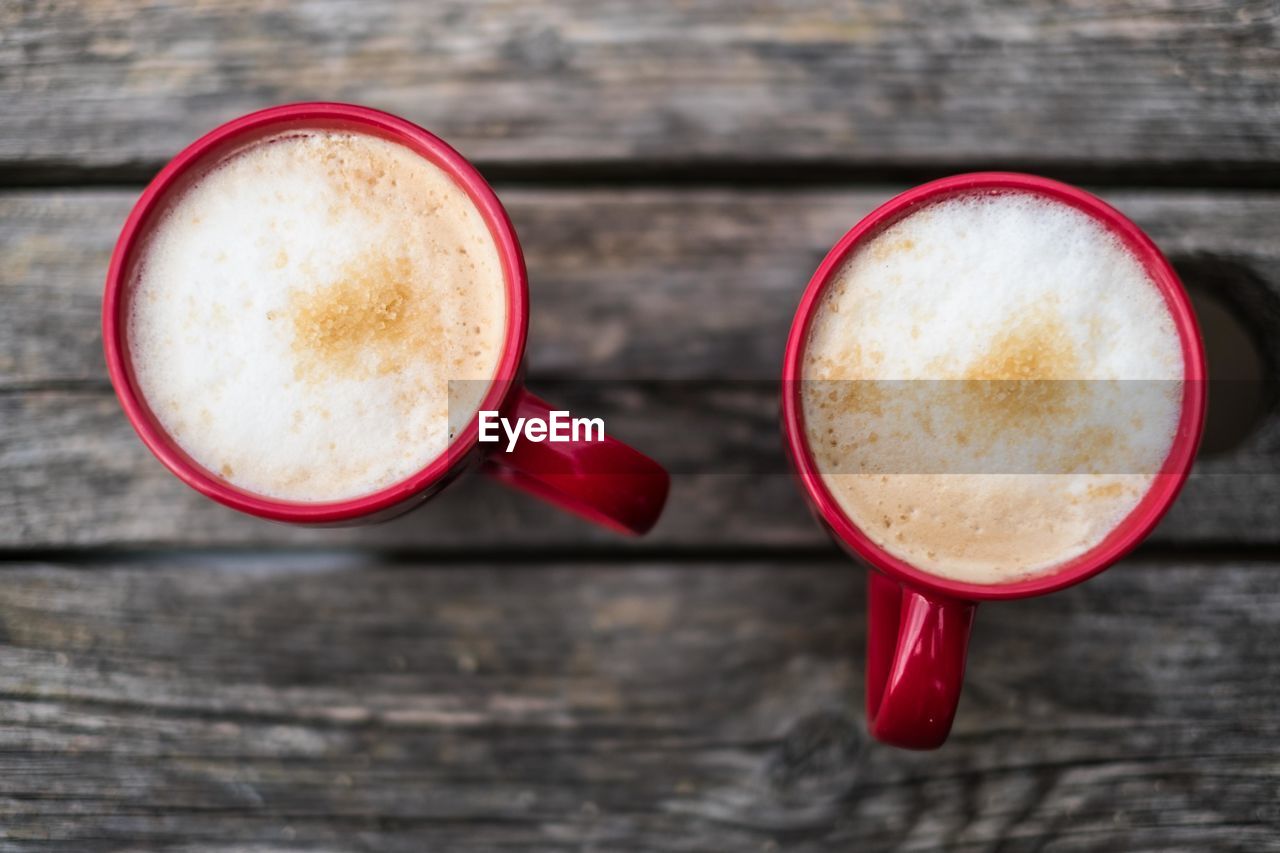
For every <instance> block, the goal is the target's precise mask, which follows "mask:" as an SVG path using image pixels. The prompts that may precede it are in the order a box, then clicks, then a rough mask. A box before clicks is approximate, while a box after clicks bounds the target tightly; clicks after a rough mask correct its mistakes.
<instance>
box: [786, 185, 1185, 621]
mask: <svg viewBox="0 0 1280 853" xmlns="http://www.w3.org/2000/svg"><path fill="white" fill-rule="evenodd" d="M1002 191H1003V192H1027V193H1033V194H1037V195H1041V196H1045V197H1048V198H1050V199H1052V200H1054V201H1058V202H1062V203H1065V204H1069V205H1070V206H1072V207H1074V208H1075V209H1077V210H1079V211H1081V212H1083V213H1085V214H1087V215H1089V216H1091V217H1092V218H1093V219H1094V220H1095V221H1098V222H1099V223H1101V224H1102V225H1103V226H1104V227H1105V228H1106V229H1107V231H1108V232H1109V233H1111V234H1114V235H1116V236H1117V237H1118V238H1119V239H1120V240H1121V241H1122V242H1123V243H1124V244H1125V246H1126V248H1128V249H1129V251H1130V252H1132V253H1133V254H1134V256H1135V257H1136V258H1137V259H1138V260H1139V261H1140V262H1141V263H1142V265H1143V268H1144V269H1145V270H1146V272H1147V275H1148V276H1149V277H1150V278H1151V279H1152V281H1153V282H1155V284H1156V287H1157V289H1158V290H1159V291H1160V293H1161V295H1162V296H1163V297H1164V301H1165V305H1166V307H1167V308H1168V310H1169V314H1170V317H1171V319H1172V320H1173V324H1174V327H1175V329H1176V330H1177V333H1178V338H1179V342H1180V345H1181V349H1182V361H1183V394H1182V408H1181V413H1180V415H1179V419H1178V428H1177V431H1176V432H1175V434H1174V438H1173V442H1172V444H1171V445H1170V448H1169V453H1168V454H1167V456H1166V458H1165V460H1164V464H1163V465H1162V466H1161V468H1160V473H1157V474H1156V475H1155V480H1154V481H1153V482H1152V484H1151V486H1150V487H1149V488H1148V489H1147V491H1146V493H1145V494H1144V495H1143V497H1142V499H1141V500H1140V501H1139V502H1138V505H1137V506H1135V507H1134V508H1133V510H1131V511H1130V513H1129V514H1128V515H1126V516H1125V518H1124V519H1122V520H1121V521H1120V522H1119V523H1118V524H1117V525H1116V526H1115V527H1113V528H1112V529H1111V531H1110V532H1109V533H1108V534H1107V536H1106V537H1104V538H1103V540H1102V541H1101V542H1099V543H1098V544H1096V545H1094V546H1093V547H1092V548H1090V549H1089V550H1088V551H1086V552H1085V553H1083V554H1081V555H1079V556H1077V557H1074V558H1072V559H1070V560H1067V561H1065V562H1064V563H1062V564H1061V565H1060V566H1059V567H1058V568H1056V569H1052V570H1050V571H1048V572H1046V573H1044V574H1041V575H1036V576H1033V577H1031V578H1024V579H1022V580H1017V581H1013V582H1010V583H1003V584H977V583H972V582H967V581H958V580H952V579H949V578H944V577H940V576H938V575H934V574H930V573H928V572H926V571H924V570H923V569H919V568H917V567H915V566H913V565H911V564H910V563H908V562H907V561H905V560H902V559H900V558H898V557H895V556H893V555H892V554H890V553H889V552H888V551H887V550H885V549H883V548H881V547H880V546H879V545H876V544H875V543H874V542H873V541H872V540H871V539H870V537H868V536H867V535H866V534H865V533H863V532H862V530H861V529H860V528H859V527H858V526H857V525H856V524H854V523H853V522H852V520H850V519H849V517H848V515H847V514H846V513H845V512H844V509H843V508H842V507H841V506H840V505H839V503H838V502H837V501H836V499H835V497H834V496H833V495H832V493H831V491H830V490H829V489H828V488H827V486H826V483H825V482H824V481H823V479H822V477H821V474H820V473H819V471H818V467H817V463H816V461H815V460H814V457H813V453H812V450H811V449H810V448H809V443H808V441H807V440H806V437H805V428H804V414H803V405H802V401H801V399H800V390H801V384H802V378H803V376H802V368H803V356H804V350H805V346H806V344H807V342H808V338H809V329H810V326H811V324H812V321H813V318H814V316H815V314H816V313H817V306H818V300H819V298H820V297H821V295H822V293H823V292H824V291H825V289H826V287H827V285H828V284H829V283H830V281H831V279H832V277H833V276H834V274H835V273H836V272H837V271H838V270H839V269H841V268H842V267H843V265H844V263H845V261H846V260H847V259H848V258H849V257H850V255H851V254H852V253H853V252H854V251H855V250H856V249H857V248H859V247H860V246H861V245H862V244H863V243H864V242H866V241H867V240H869V239H871V238H872V237H874V236H876V235H877V234H878V233H879V232H880V231H882V230H883V229H884V228H886V227H888V226H890V225H892V224H893V223H895V222H897V221H899V220H901V219H902V218H904V217H905V216H907V215H909V214H911V213H913V212H914V211H915V210H917V209H918V208H920V207H921V206H923V205H926V204H931V203H935V202H938V201H940V200H942V199H943V198H946V197H949V196H956V195H964V194H967V193H975V192H1002ZM1204 379H1205V360H1204V342H1203V339H1202V337H1201V335H1200V329H1199V324H1198V323H1197V321H1196V317H1195V313H1194V311H1193V310H1192V308H1191V301H1190V299H1189V297H1188V296H1187V293H1186V290H1185V289H1184V287H1183V285H1182V282H1181V280H1180V279H1179V278H1178V275H1177V273H1176V272H1175V271H1174V269H1173V267H1172V265H1171V264H1170V263H1169V261H1168V259H1167V258H1165V256H1164V254H1163V253H1162V252H1161V251H1160V249H1159V248H1158V247H1157V246H1156V244H1155V243H1154V242H1153V241H1152V240H1151V238H1150V237H1148V236H1147V235H1146V234H1145V233H1144V232H1143V231H1142V230H1141V229H1140V228H1139V227H1138V226H1137V225H1136V224H1134V223H1133V222H1132V221H1131V220H1130V219H1129V218H1128V217H1126V216H1125V215H1124V214H1122V213H1121V212H1120V211H1118V210H1116V209H1115V208H1114V207H1112V206H1111V205H1109V204H1107V203H1106V202H1104V201H1103V200H1102V199H1100V198H1098V197H1097V196H1094V195H1093V194H1092V193H1088V192H1085V191H1084V190H1081V189H1079V188H1077V187H1073V186H1071V185H1069V184H1064V183H1061V182H1059V181H1055V180H1052V179H1049V178H1042V177H1040V176H1038V175H1028V174H1022V173H1018V172H971V173H966V174H961V175H953V176H950V177H946V178H940V179H938V180H934V181H929V182H928V183H925V184H921V185H919V186H917V187H913V188H912V189H909V190H907V191H905V192H903V193H900V194H898V195H896V196H894V197H893V198H891V199H890V200H889V201H887V202H885V203H883V204H881V205H880V206H879V207H877V208H876V209H875V210H873V211H872V212H871V213H869V214H867V215H866V216H865V217H863V218H862V219H861V220H860V221H859V222H858V223H857V224H856V225H854V226H853V228H851V229H849V231H848V232H846V233H845V235H844V236H843V237H842V238H841V239H840V240H839V241H838V242H837V243H836V244H835V245H834V246H833V247H832V248H831V250H830V251H828V252H827V255H826V257H824V258H823V260H822V263H821V264H819V266H818V268H817V270H816V271H815V272H814V274H813V276H812V277H811V278H810V280H809V284H808V285H807V287H806V288H805V292H804V295H803V296H802V297H801V300H800V304H799V307H798V308H797V309H796V314H795V317H794V319H793V320H792V325H791V331H790V334H789V336H788V338H787V348H786V354H785V358H784V362H783V371H782V384H783V389H782V414H783V429H784V432H785V438H786V446H787V452H788V456H789V457H790V459H791V462H792V465H793V467H794V469H795V471H796V473H797V475H798V476H799V478H800V480H801V484H802V485H803V487H804V492H805V496H806V497H807V498H808V500H809V503H810V505H811V506H812V508H813V509H814V511H815V512H816V513H817V515H818V516H819V518H820V519H821V521H822V522H823V523H824V524H825V525H826V526H827V528H828V529H829V530H830V531H831V532H832V534H833V535H834V536H835V537H836V539H837V540H838V541H839V542H840V543H841V545H843V546H844V547H845V548H846V549H848V550H851V551H852V552H853V554H854V555H855V556H856V557H859V558H861V559H862V560H863V561H865V562H866V563H868V564H869V565H870V566H871V567H872V568H873V569H876V570H879V571H881V572H883V573H884V574H886V575H888V576H890V577H892V578H894V579H896V580H898V581H899V582H902V583H907V584H910V585H912V586H914V587H916V588H919V589H923V590H926V591H929V592H931V593H932V594H934V595H935V596H938V597H941V598H954V599H962V600H968V601H984V600H990V601H998V600H1007V599H1016V598H1028V597H1031V596H1036V595H1044V594H1047V593H1050V592H1056V591H1057V590H1060V589H1064V588H1066V587H1069V586H1072V585H1074V584H1077V583H1080V582H1081V581H1083V580H1086V579H1088V578H1090V577H1093V576H1094V575H1096V574H1098V573H1099V572H1102V571H1103V570H1105V569H1106V568H1107V567H1109V566H1111V565H1112V564H1114V563H1115V562H1116V561H1117V560H1119V559H1121V558H1122V557H1124V556H1125V555H1126V554H1128V553H1129V552H1130V551H1132V550H1133V549H1134V548H1135V547H1137V545H1138V544H1139V543H1140V542H1141V541H1142V540H1143V539H1145V538H1146V536H1147V534H1149V533H1150V532H1151V530H1152V529H1153V528H1154V527H1155V526H1156V524H1157V523H1158V522H1159V521H1160V519H1161V518H1162V517H1163V516H1164V514H1165V513H1166V512H1167V511H1168V509H1169V507H1170V506H1172V504H1173V501H1174V499H1175V498H1176V497H1177V495H1178V492H1179V491H1181V489H1182V486H1183V484H1184V483H1185V482H1186V480H1187V477H1188V476H1189V474H1190V471H1191V464H1192V462H1193V461H1194V459H1195V455H1196V450H1197V448H1198V447H1199V444H1200V437H1201V433H1202V431H1203V426H1204V410H1205V402H1206V400H1205V397H1206V395H1205V382H1204Z"/></svg>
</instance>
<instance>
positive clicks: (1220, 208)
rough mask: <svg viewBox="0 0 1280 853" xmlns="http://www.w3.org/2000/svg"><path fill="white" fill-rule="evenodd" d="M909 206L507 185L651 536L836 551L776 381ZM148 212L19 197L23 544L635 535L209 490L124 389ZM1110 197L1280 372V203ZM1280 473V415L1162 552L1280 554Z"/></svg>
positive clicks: (16, 423)
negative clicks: (132, 256)
mask: <svg viewBox="0 0 1280 853" xmlns="http://www.w3.org/2000/svg"><path fill="white" fill-rule="evenodd" d="M890 194H891V191H890V190H887V189H886V190H880V191H859V192H853V193H848V192H809V191H806V192H766V191H754V192H732V191H712V190H708V191H689V192H678V191H667V190H630V191H621V192H619V191H605V190H574V191H544V190H528V189H513V190H508V191H504V192H503V196H504V198H505V200H506V202H507V203H508V205H509V206H510V208H511V211H512V213H513V216H514V218H515V220H516V222H517V226H518V228H519V229H520V231H521V233H522V234H523V235H524V240H525V242H526V244H527V246H528V261H529V267H530V271H531V276H532V280H533V303H534V305H533V328H532V330H531V333H530V364H531V372H532V376H533V379H534V382H535V385H537V384H538V383H541V385H542V387H544V388H550V389H554V388H555V385H554V384H552V383H551V381H550V380H554V379H556V378H557V377H580V378H584V379H592V380H599V381H598V382H594V383H592V384H591V385H587V386H581V385H575V386H572V387H571V388H570V390H571V391H573V390H576V391H577V392H578V393H579V394H583V395H585V396H586V397H587V398H588V400H590V399H591V398H592V397H593V395H594V398H595V399H598V400H599V403H598V406H599V411H600V412H601V413H603V414H604V415H605V416H606V417H607V420H608V423H609V425H610V429H611V430H614V431H616V432H617V433H618V434H619V435H621V436H622V437H624V438H627V439H631V440H633V441H635V442H636V443H637V444H638V445H639V446H640V447H642V448H644V449H646V450H648V451H649V452H651V453H653V454H654V455H656V456H658V457H659V458H660V459H661V460H662V461H663V462H664V463H665V464H667V465H668V466H670V467H671V468H672V470H673V471H676V472H677V473H678V474H679V475H680V476H678V477H677V482H676V485H675V492H674V496H673V499H672V505H671V510H670V511H669V512H668V514H667V517H666V519H664V521H663V522H662V523H661V525H660V526H659V528H658V529H657V530H656V531H655V532H654V534H653V535H652V536H651V537H650V538H649V539H647V540H645V543H646V544H651V545H654V546H657V547H665V546H668V545H680V546H690V547H706V546H725V545H729V546H742V547H754V546H759V545H770V546H783V545H798V544H803V545H809V546H821V545H822V544H823V543H825V542H826V539H825V537H824V534H823V533H822V532H821V530H819V529H818V528H817V527H816V526H815V525H814V524H813V522H812V520H811V519H810V518H809V515H808V513H807V512H806V511H805V509H804V507H803V504H802V502H801V500H800V498H799V496H798V494H797V492H796V489H795V486H794V484H793V483H792V481H791V479H790V477H788V476H786V475H785V473H782V472H785V470H786V465H785V462H784V460H783V458H782V455H781V449H780V439H779V433H778V429H777V422H776V412H777V404H776V400H775V397H774V395H775V389H774V384H773V383H774V380H775V377H776V376H777V371H778V363H779V360H780V358H781V352H782V347H783V342H784V340H785V336H786V332H787V328H788V326H789V324H790V318H791V314H792V312H793V310H794V307H795V304H796V302H797V301H798V298H799V294H800V291H801V290H802V289H803V286H804V282H805V281H806V279H807V277H808V275H809V273H810V271H811V270H812V269H813V268H814V267H815V266H816V265H817V262H818V260H819V259H820V257H821V256H822V254H823V252H824V251H825V249H826V248H827V246H828V245H829V244H831V243H833V242H834V241H835V240H836V239H837V238H838V236H839V235H840V234H841V233H842V232H843V231H844V230H845V229H846V228H847V227H849V226H850V225H851V224H852V223H853V222H854V221H856V219H857V218H858V217H859V216H861V215H862V214H863V213H865V212H866V211H868V210H869V209H870V208H871V207H873V206H874V205H875V204H877V203H878V202H879V201H881V200H883V199H884V198H887V197H888V196H889V195H890ZM132 197H133V194H132V192H129V191H118V190H95V191H74V192H21V193H8V194H3V195H0V304H3V305H5V310H4V311H3V312H0V412H2V413H3V416H2V417H0V471H3V472H4V477H5V484H6V486H7V488H6V489H0V542H2V544H3V545H4V546H7V547H52V546H57V545H64V544H77V545H101V544H108V543H113V544H119V545H124V546H133V545H163V544H175V543H187V544H205V545H215V546H217V545H230V544H254V545H268V544H272V543H290V544H302V545H316V546H320V545H326V546H327V545H336V544H344V545H346V544H357V543H371V544H378V545H381V546H385V547H399V546H413V547H428V546H430V547H441V548H453V547H473V546H476V545H478V544H486V545H490V546H494V547H504V546H506V545H507V544H511V545H515V546H518V547H521V548H523V547H526V546H531V545H540V546H546V547H559V546H562V545H574V546H578V545H581V544H582V543H583V542H584V541H587V542H590V543H595V544H597V545H599V546H600V547H607V546H611V545H612V544H614V543H615V542H616V540H614V539H613V538H612V537H610V536H608V535H607V534H602V533H597V532H595V531H591V530H590V529H589V528H588V527H587V526H586V525H583V524H580V523H578V522H577V521H575V520H573V519H567V518H562V517H560V516H559V515H558V514H556V513H555V512H553V511H551V510H548V509H545V508H543V507H540V506H537V505H535V504H534V503H533V502H532V501H529V500H528V499H526V498H524V497H522V496H512V495H508V494H505V493H503V492H502V491H501V490H499V489H497V488H496V487H493V486H492V485H489V484H467V485H464V486H462V487H460V488H459V489H458V490H457V491H454V492H449V493H446V494H445V495H444V496H442V497H441V498H440V499H439V500H438V501H436V502H434V503H433V504H432V505H431V506H430V507H429V508H427V509H426V510H424V511H423V512H420V513H416V514H414V515H413V516H411V517H409V518H406V519H404V520H401V521H398V522H395V523H393V524H391V525H389V526H384V527H378V528H373V529H364V530H325V531H314V530H312V531H307V530H293V529H289V528H285V527H280V526H277V525H273V524H267V523H262V522H257V521H254V520H251V519H247V518H242V517H239V516H237V515H236V514H234V513H232V512H230V511H228V510H224V509H222V508H221V507H217V506H214V505H212V504H209V503H208V502H206V501H204V500H202V499H199V498H198V496H196V495H195V494H193V493H190V492H189V491H188V490H187V489H186V488H185V487H183V486H181V485H180V484H179V483H177V482H176V481H175V480H174V479H173V478H172V477H170V476H169V475H168V473H167V472H165V471H164V470H163V469H162V468H161V467H160V466H159V464H158V463H156V462H155V461H154V460H153V459H151V458H150V456H149V455H148V454H147V453H146V451H145V450H144V449H143V448H142V446H141V445H140V444H139V442H138V441H137V439H136V438H135V437H134V436H133V435H132V433H131V432H130V430H129V428H128V426H127V425H126V424H125V423H124V421H123V419H122V417H121V415H120V414H119V411H118V408H117V407H116V405H115V403H114V400H113V398H112V396H111V394H110V391H109V389H108V388H107V386H106V384H105V379H104V369H103V367H102V362H101V352H100V350H101V342H100V339H99V335H98V329H97V326H98V309H99V299H100V289H101V278H102V275H103V272H104V270H105V266H106V259H107V256H108V255H109V252H110V247H111V244H112V241H113V239H114V235H115V232H116V230H117V228H118V227H119V224H120V222H121V221H122V219H123V217H124V215H125V213H126V211H127V209H128V206H129V204H130V202H131V200H132ZM1108 197H1109V198H1110V199H1111V200H1112V201H1114V202H1116V203H1117V204H1118V205H1119V206H1120V207H1121V208H1122V209H1124V210H1126V211H1128V212H1130V213H1131V214H1132V215H1134V216H1135V217H1136V218H1137V219H1138V220H1139V222H1141V223H1142V224H1143V225H1144V226H1145V227H1146V228H1148V229H1149V230H1150V231H1151V233H1152V234H1153V235H1154V236H1155V237H1156V239H1157V240H1159V241H1160V242H1161V244H1162V245H1164V246H1165V247H1166V249H1167V250H1168V252H1169V253H1170V255H1171V256H1172V257H1173V258H1174V260H1175V262H1176V263H1177V264H1178V265H1179V266H1180V268H1182V269H1183V270H1184V272H1185V273H1186V275H1187V279H1188V281H1189V282H1190V283H1191V284H1192V285H1194V286H1195V287H1196V288H1197V289H1198V290H1200V291H1202V292H1205V293H1209V294H1212V295H1214V296H1215V298H1217V299H1219V300H1220V301H1222V302H1223V303H1225V304H1227V305H1229V306H1233V308H1234V310H1235V312H1236V314H1238V315H1239V316H1240V317H1242V318H1244V320H1245V321H1246V322H1247V323H1251V324H1253V326H1254V327H1255V329H1256V331H1257V332H1258V334H1257V335H1256V337H1257V339H1258V340H1259V342H1260V344H1261V346H1262V347H1263V351H1264V356H1265V359H1266V365H1267V369H1268V370H1269V371H1270V375H1271V376H1272V377H1274V376H1275V375H1277V373H1278V372H1280V371H1278V370H1277V367H1276V365H1280V338H1277V337H1276V336H1274V335H1270V334H1268V331H1269V330H1270V329H1274V328H1275V324H1276V323H1277V322H1280V273H1278V271H1280V240H1277V236H1280V235H1278V233H1277V232H1278V230H1280V226H1278V225H1277V223H1280V196H1276V195H1274V194H1269V193H1225V194H1224V193H1199V192H1197V193H1189V192H1178V193H1163V192H1160V193H1156V192H1142V193H1139V192H1129V193H1114V194H1110V195H1109V196H1108ZM730 295H731V296H730ZM1213 354H1214V353H1213V351H1212V350H1211V362H1213V363H1218V362H1217V360H1216V359H1214V358H1212V356H1213ZM632 380H646V381H644V382H639V383H636V382H633V381H632ZM650 380H652V381H650ZM661 380H671V381H661ZM1225 391H1226V392H1227V393H1233V392H1234V389H1232V388H1230V387H1227V388H1225ZM596 405H597V404H596V403H589V404H588V408H594V407H595V406H596ZM1278 460H1280V420H1277V419H1276V418H1275V417H1273V418H1272V419H1271V420H1270V421H1268V422H1266V423H1265V424H1264V425H1263V426H1262V427H1261V428H1260V429H1258V430H1257V431H1255V432H1254V433H1253V434H1252V435H1251V436H1250V437H1249V438H1248V439H1247V441H1246V443H1245V444H1244V445H1243V446H1242V447H1239V448H1236V449H1235V450H1234V451H1232V452H1231V453H1229V454H1226V455H1220V456H1218V457H1217V458H1214V459H1212V460H1205V461H1204V462H1203V464H1202V465H1201V467H1200V468H1199V470H1198V471H1197V474H1196V476H1195V478H1194V479H1193V481H1192V483H1191V484H1190V486H1189V487H1188V489H1187V491H1186V492H1185V493H1184V495H1183V497H1182V498H1181V500H1180V502H1179V504H1178V505H1177V507H1176V508H1175V510H1174V514H1173V516H1172V518H1171V520H1170V521H1169V522H1168V523H1167V524H1166V525H1165V526H1164V527H1163V528H1162V529H1161V530H1160V532H1159V533H1158V536H1159V537H1160V538H1161V539H1163V541H1166V542H1205V541H1233V542H1241V543H1244V542H1256V543H1267V542H1275V541H1277V537H1280V525H1277V524H1276V517H1275V510H1274V507H1275V506H1277V505H1280V473H1278V472H1280V461H1278Z"/></svg>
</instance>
